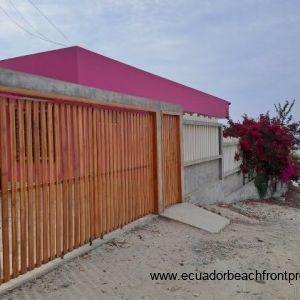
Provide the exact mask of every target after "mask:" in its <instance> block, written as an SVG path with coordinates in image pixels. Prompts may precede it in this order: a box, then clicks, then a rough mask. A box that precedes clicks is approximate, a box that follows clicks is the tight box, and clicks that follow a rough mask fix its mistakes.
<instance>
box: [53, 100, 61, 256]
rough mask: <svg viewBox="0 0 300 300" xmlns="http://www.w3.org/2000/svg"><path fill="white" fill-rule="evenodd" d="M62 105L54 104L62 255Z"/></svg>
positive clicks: (58, 252) (58, 230)
mask: <svg viewBox="0 0 300 300" xmlns="http://www.w3.org/2000/svg"><path fill="white" fill-rule="evenodd" d="M60 120H61V118H60V106H59V104H54V137H55V179H56V256H57V257H60V256H61V255H62V239H63V237H62V184H61V178H62V168H61V164H62V160H61V126H60V123H61V122H60Z"/></svg>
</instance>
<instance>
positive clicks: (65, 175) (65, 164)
mask: <svg viewBox="0 0 300 300" xmlns="http://www.w3.org/2000/svg"><path fill="white" fill-rule="evenodd" d="M60 118H61V145H62V152H61V154H62V159H61V160H62V210H63V213H62V214H63V238H62V240H63V245H62V246H63V251H62V255H64V254H66V253H67V251H68V241H69V239H68V182H67V178H68V141H67V139H68V137H67V128H66V121H67V120H66V106H65V105H61V107H60Z"/></svg>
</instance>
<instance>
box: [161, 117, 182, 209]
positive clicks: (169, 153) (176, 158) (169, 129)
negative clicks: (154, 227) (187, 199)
mask: <svg viewBox="0 0 300 300" xmlns="http://www.w3.org/2000/svg"><path fill="white" fill-rule="evenodd" d="M162 151H163V155H162V157H163V202H164V207H165V208H166V207H168V206H170V205H173V204H176V203H179V202H181V151H180V119H179V116H178V115H168V114H163V117H162Z"/></svg>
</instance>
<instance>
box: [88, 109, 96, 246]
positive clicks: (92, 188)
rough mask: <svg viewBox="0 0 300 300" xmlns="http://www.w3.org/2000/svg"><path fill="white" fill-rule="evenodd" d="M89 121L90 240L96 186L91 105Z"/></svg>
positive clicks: (93, 236)
mask: <svg viewBox="0 0 300 300" xmlns="http://www.w3.org/2000/svg"><path fill="white" fill-rule="evenodd" d="M88 123H89V132H88V142H89V157H88V166H89V187H90V189H89V196H90V201H89V203H90V207H89V213H90V217H89V220H90V224H89V225H90V242H92V240H93V239H95V186H94V177H95V173H94V159H95V154H94V153H95V151H94V140H93V137H94V136H93V127H94V122H93V109H92V108H91V107H89V109H88Z"/></svg>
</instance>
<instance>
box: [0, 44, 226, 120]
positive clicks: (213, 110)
mask: <svg viewBox="0 0 300 300" xmlns="http://www.w3.org/2000/svg"><path fill="white" fill-rule="evenodd" d="M0 67H3V68H8V69H13V70H16V71H21V72H27V73H31V74H35V75H41V76H45V77H50V78H54V79H59V80H63V81H68V82H73V83H79V84H82V85H86V86H90V87H96V88H101V89H104V90H109V91H114V92H119V93H124V94H129V95H134V96H140V97H145V98H149V99H153V100H160V101H164V102H169V103H174V104H179V105H181V106H182V107H183V109H184V111H187V112H196V113H200V114H203V115H208V116H214V117H219V118H225V117H227V116H228V114H229V103H228V102H227V101H225V100H223V99H220V98H218V97H215V96H212V95H209V94H206V93H203V92H201V91H198V90H196V89H193V88H190V87H187V86H184V85H182V84H179V83H176V82H174V81H171V80H168V79H165V78H162V77H159V76H156V75H153V74H151V73H148V72H146V71H143V70H140V69H137V68H134V67H132V66H129V65H126V64H124V63H121V62H118V61H116V60H113V59H110V58H108V57H105V56H103V55H100V54H97V53H94V52H91V51H89V50H86V49H83V48H80V47H70V48H65V49H59V50H54V51H49V52H44V53H37V54H32V55H27V56H23V57H18V58H12V59H8V60H3V61H0Z"/></svg>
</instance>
